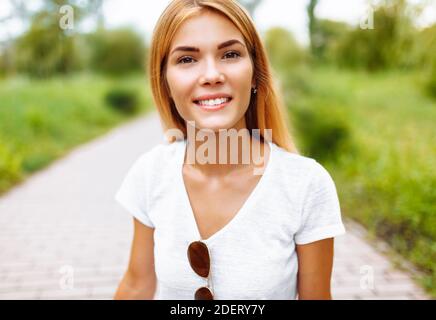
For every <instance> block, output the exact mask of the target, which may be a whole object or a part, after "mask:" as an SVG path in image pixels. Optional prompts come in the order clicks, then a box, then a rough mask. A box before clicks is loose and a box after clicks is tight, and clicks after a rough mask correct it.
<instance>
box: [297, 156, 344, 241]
mask: <svg viewBox="0 0 436 320" xmlns="http://www.w3.org/2000/svg"><path fill="white" fill-rule="evenodd" d="M314 163H315V170H314V171H313V172H312V175H311V180H310V182H309V183H308V186H307V188H306V190H305V195H304V196H303V205H302V220H301V225H300V228H299V229H298V231H297V232H296V233H295V235H294V240H295V243H296V244H307V243H310V242H315V241H318V240H322V239H326V238H332V237H335V236H338V235H342V234H345V227H344V225H343V223H342V218H341V209H340V205H339V198H338V195H337V192H336V186H335V183H334V182H333V179H332V177H331V176H330V174H329V173H328V171H327V170H326V169H325V168H324V167H323V166H322V165H321V164H319V163H318V162H316V161H315V162H314Z"/></svg>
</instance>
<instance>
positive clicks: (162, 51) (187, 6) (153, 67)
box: [148, 0, 298, 153]
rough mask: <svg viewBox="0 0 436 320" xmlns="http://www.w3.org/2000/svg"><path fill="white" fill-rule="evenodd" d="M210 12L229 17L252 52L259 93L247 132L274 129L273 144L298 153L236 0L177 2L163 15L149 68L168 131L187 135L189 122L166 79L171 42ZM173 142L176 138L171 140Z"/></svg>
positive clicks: (250, 109) (261, 51)
mask: <svg viewBox="0 0 436 320" xmlns="http://www.w3.org/2000/svg"><path fill="white" fill-rule="evenodd" d="M204 10H209V11H212V12H216V13H219V14H221V15H223V16H225V17H227V18H228V19H229V20H230V21H231V22H232V23H233V24H234V25H235V26H236V27H237V28H238V29H239V31H240V32H241V33H242V35H243V37H244V40H245V42H246V45H247V49H248V51H249V53H250V56H251V59H252V62H253V68H254V73H253V74H254V79H255V82H256V88H257V94H252V96H251V100H250V104H249V107H248V109H247V112H246V113H245V120H246V125H247V129H248V130H249V131H250V132H251V130H253V129H259V130H260V135H261V138H262V139H263V138H264V137H263V132H264V130H265V129H271V131H272V137H271V139H272V141H273V142H274V143H275V144H276V145H278V146H279V147H282V148H283V149H285V150H287V151H289V152H293V153H298V150H297V148H296V146H295V144H294V141H293V138H292V136H291V133H290V131H289V127H288V121H289V120H288V114H287V112H286V109H285V107H284V103H283V100H282V98H281V96H279V95H278V92H277V90H276V87H275V85H274V82H273V78H272V74H271V68H270V65H269V62H268V57H267V54H266V51H265V48H264V46H263V44H262V41H261V39H260V37H259V34H258V32H257V31H256V28H255V26H254V23H253V21H252V20H251V18H250V16H249V14H248V13H247V11H246V10H245V9H244V8H243V7H241V6H240V5H239V4H238V3H237V2H236V1H235V0H173V1H172V2H171V3H170V4H169V5H168V6H167V7H166V9H165V10H164V12H163V13H162V15H161V16H160V18H159V20H158V22H157V24H156V26H155V28H154V31H153V37H152V40H151V47H150V55H149V61H148V64H149V66H148V69H149V73H150V84H151V90H152V93H153V98H154V102H155V104H156V107H157V110H158V112H159V115H160V118H161V122H162V126H163V127H164V130H168V129H179V130H181V131H182V132H183V134H184V137H185V138H186V136H187V128H186V123H185V120H184V119H183V118H182V117H181V116H180V114H179V113H178V111H177V109H176V107H175V105H174V101H173V100H172V99H171V98H170V91H169V88H168V83H167V79H166V75H165V74H166V65H167V59H168V53H169V50H170V45H171V42H172V40H173V38H174V36H175V34H176V32H177V30H178V29H179V27H180V26H181V24H182V23H183V22H184V21H186V20H187V19H188V18H190V17H193V16H196V15H198V14H200V13H201V12H203V11H204ZM171 140H172V141H169V142H173V141H174V140H175V139H171Z"/></svg>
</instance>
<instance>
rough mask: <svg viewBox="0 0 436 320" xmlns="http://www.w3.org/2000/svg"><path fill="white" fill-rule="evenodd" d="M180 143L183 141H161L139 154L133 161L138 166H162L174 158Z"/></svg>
mask: <svg viewBox="0 0 436 320" xmlns="http://www.w3.org/2000/svg"><path fill="white" fill-rule="evenodd" d="M181 144H183V141H175V142H172V143H166V142H161V143H159V144H157V145H155V146H154V147H152V148H151V149H149V150H147V151H146V152H144V153H142V154H140V156H139V157H138V158H137V159H136V161H135V165H136V166H140V167H144V166H147V167H150V166H157V167H163V166H165V164H166V163H167V162H169V161H172V160H173V159H174V158H175V156H176V154H177V151H178V150H180V149H179V147H181Z"/></svg>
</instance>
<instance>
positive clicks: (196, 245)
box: [188, 241, 214, 300]
mask: <svg viewBox="0 0 436 320" xmlns="http://www.w3.org/2000/svg"><path fill="white" fill-rule="evenodd" d="M188 260H189V264H190V265H191V268H192V269H193V270H194V271H195V273H196V274H198V275H199V276H201V277H203V278H206V279H207V281H208V286H207V287H201V288H198V289H197V291H195V300H214V299H213V293H212V291H211V290H210V288H209V275H210V255H209V249H208V248H207V246H206V244H205V243H204V242H201V241H194V242H192V243H191V244H190V245H189V247H188Z"/></svg>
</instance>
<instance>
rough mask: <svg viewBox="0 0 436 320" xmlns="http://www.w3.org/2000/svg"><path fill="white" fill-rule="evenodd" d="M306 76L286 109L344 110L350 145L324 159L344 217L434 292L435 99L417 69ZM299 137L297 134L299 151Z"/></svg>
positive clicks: (320, 70)
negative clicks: (410, 268) (409, 265)
mask: <svg viewBox="0 0 436 320" xmlns="http://www.w3.org/2000/svg"><path fill="white" fill-rule="evenodd" d="M300 76H301V75H300ZM288 77H293V76H292V75H288ZM304 79H305V82H306V84H305V86H302V87H303V88H304V90H302V89H301V88H297V90H294V93H293V95H292V97H291V98H292V99H290V97H289V96H288V100H287V101H288V105H289V108H290V112H291V115H292V113H295V111H296V110H300V109H310V110H311V111H312V112H315V113H316V112H318V111H319V110H323V114H324V115H325V114H327V116H328V114H329V113H328V112H329V110H330V111H331V115H332V116H333V117H334V116H336V115H337V114H341V115H344V114H345V115H346V119H347V123H348V128H349V136H350V137H349V140H350V141H349V144H350V145H351V146H352V147H351V148H350V149H346V150H344V151H342V152H341V153H340V156H339V157H338V159H336V160H334V161H325V162H324V163H323V164H324V165H325V166H326V167H327V168H328V170H329V172H330V173H331V174H332V176H333V179H334V180H335V183H336V186H337V189H338V194H339V198H340V202H341V208H342V212H343V214H344V216H347V217H350V218H352V219H354V220H356V221H358V222H360V223H362V224H363V225H365V226H366V227H367V228H368V230H369V231H370V233H371V234H372V235H373V236H377V237H380V238H383V239H384V240H385V241H387V242H388V243H389V244H390V245H391V247H392V248H393V249H394V250H395V251H396V252H398V253H400V254H401V255H402V256H403V257H405V258H406V259H407V260H409V261H410V262H412V263H413V264H414V265H415V266H416V267H418V269H419V270H420V271H421V272H422V276H418V278H417V280H418V281H419V282H420V283H421V284H422V285H423V286H424V287H425V288H426V289H427V290H428V292H429V293H430V294H431V295H432V296H433V297H436V272H435V271H436V241H435V240H436V126H435V122H436V100H432V99H431V98H430V97H428V96H427V95H426V94H425V93H424V90H422V87H421V82H420V79H421V75H420V74H418V73H414V72H401V71H397V72H385V73H378V74H367V73H365V72H355V71H354V72H352V71H345V70H337V69H330V68H317V69H314V70H310V71H306V74H305V77H304ZM288 83H292V81H289V80H288ZM306 86H307V88H306ZM286 89H288V90H290V89H292V88H289V87H288V88H286ZM326 110H327V111H326ZM304 135H305V132H297V145H299V146H302V147H303V150H304V143H305V142H304ZM309 156H310V155H309Z"/></svg>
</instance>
